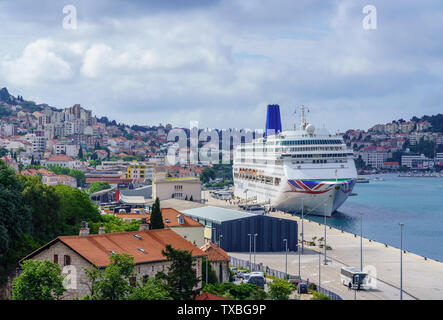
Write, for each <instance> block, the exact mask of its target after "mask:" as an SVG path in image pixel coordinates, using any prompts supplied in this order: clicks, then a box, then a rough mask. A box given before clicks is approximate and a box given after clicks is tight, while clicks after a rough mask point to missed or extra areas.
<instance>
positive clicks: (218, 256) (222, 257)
mask: <svg viewBox="0 0 443 320" xmlns="http://www.w3.org/2000/svg"><path fill="white" fill-rule="evenodd" d="M200 249H201V250H202V251H203V252H205V253H207V254H208V259H209V261H229V260H230V259H229V255H228V254H227V253H226V251H225V250H223V249H222V248H220V247H219V246H217V245H216V244H214V243H212V242H211V241H209V242H207V243H205V244H204V245H202V246H201V247H200Z"/></svg>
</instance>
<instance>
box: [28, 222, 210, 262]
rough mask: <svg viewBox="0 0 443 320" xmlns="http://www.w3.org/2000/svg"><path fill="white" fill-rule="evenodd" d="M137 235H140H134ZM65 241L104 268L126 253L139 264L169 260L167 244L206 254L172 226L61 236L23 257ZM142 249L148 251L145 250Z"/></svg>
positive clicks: (84, 256) (193, 252)
mask: <svg viewBox="0 0 443 320" xmlns="http://www.w3.org/2000/svg"><path fill="white" fill-rule="evenodd" d="M134 234H136V235H137V236H139V237H140V239H138V238H137V237H134ZM58 241H60V242H62V243H64V244H65V245H66V246H68V247H69V248H71V249H72V250H74V251H75V252H77V253H78V254H79V255H81V256H82V257H83V258H84V259H86V260H87V261H89V262H90V263H92V264H94V265H95V266H97V267H105V266H107V265H108V264H109V262H110V259H109V258H110V256H111V255H112V254H113V253H112V252H115V253H126V254H130V255H132V256H133V257H134V262H135V263H137V264H141V263H148V262H154V261H167V259H166V257H165V256H163V255H162V253H161V252H162V250H164V249H165V247H166V245H167V244H170V245H171V246H172V247H173V248H175V249H180V250H187V251H190V252H191V253H192V256H193V257H200V256H205V255H206V254H205V253H204V252H203V251H201V250H200V249H199V248H197V247H196V246H195V245H193V244H192V243H191V242H189V241H188V240H186V239H184V238H182V237H181V236H180V235H178V234H177V233H175V232H174V231H172V230H170V229H156V230H149V231H132V232H120V233H108V234H93V235H87V236H60V237H58V238H56V239H55V240H53V241H51V242H50V243H48V244H46V245H45V246H44V247H42V248H40V249H38V250H36V251H34V252H33V253H31V254H30V255H28V256H27V257H26V258H24V259H23V260H27V259H30V258H32V256H34V255H35V254H37V253H39V252H41V251H42V250H44V249H46V248H47V247H49V246H51V245H52V244H54V243H56V242H58ZM139 248H140V249H143V250H144V251H145V252H142V251H141V250H139Z"/></svg>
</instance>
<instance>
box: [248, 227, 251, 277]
mask: <svg viewBox="0 0 443 320" xmlns="http://www.w3.org/2000/svg"><path fill="white" fill-rule="evenodd" d="M248 236H249V270H251V250H252V248H251V247H252V238H251V234H250V233H248Z"/></svg>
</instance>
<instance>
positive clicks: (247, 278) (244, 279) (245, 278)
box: [243, 273, 251, 283]
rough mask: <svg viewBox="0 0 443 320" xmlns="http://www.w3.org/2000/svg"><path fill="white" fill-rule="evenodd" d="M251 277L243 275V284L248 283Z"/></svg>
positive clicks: (247, 274)
mask: <svg viewBox="0 0 443 320" xmlns="http://www.w3.org/2000/svg"><path fill="white" fill-rule="evenodd" d="M250 277H251V274H250V273H245V274H243V282H245V283H247V282H248V280H249V278H250Z"/></svg>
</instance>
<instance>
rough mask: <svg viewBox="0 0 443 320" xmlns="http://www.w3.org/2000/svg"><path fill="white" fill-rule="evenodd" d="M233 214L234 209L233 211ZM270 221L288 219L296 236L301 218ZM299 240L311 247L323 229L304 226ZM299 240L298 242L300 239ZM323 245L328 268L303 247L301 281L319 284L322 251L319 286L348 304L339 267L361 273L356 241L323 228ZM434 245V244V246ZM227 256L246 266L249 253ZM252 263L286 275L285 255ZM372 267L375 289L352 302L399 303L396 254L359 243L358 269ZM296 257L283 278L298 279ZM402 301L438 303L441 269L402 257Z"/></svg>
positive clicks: (441, 289)
mask: <svg viewBox="0 0 443 320" xmlns="http://www.w3.org/2000/svg"><path fill="white" fill-rule="evenodd" d="M206 199H209V201H208V204H210V205H218V206H223V207H229V208H236V206H235V205H233V204H229V202H226V201H223V200H217V199H214V198H211V197H209V194H207V195H206ZM237 209H238V208H237ZM270 215H271V216H274V217H279V218H282V219H292V220H296V221H297V222H298V223H299V226H300V227H299V230H300V232H301V218H299V217H298V216H292V215H290V214H286V213H283V212H272V213H270ZM304 233H305V235H304V239H305V241H312V238H313V237H317V239H318V238H321V237H323V236H324V225H323V224H319V223H318V222H313V221H308V220H306V219H305V220H304ZM300 239H301V237H300ZM327 245H328V246H331V248H332V250H327V257H328V260H330V262H328V264H327V265H324V264H323V258H324V257H323V250H322V249H319V248H318V246H315V247H314V246H313V247H310V246H307V245H306V244H305V252H304V253H303V254H302V255H301V265H300V267H301V268H300V269H301V276H302V278H303V279H306V278H309V281H310V282H315V283H317V282H318V250H321V254H322V256H321V266H320V267H321V270H320V271H321V285H322V286H323V287H324V288H326V289H328V290H331V291H333V292H335V293H337V294H339V295H340V296H342V297H343V299H350V300H353V299H354V298H355V293H354V291H353V290H348V288H347V287H345V286H344V285H343V284H342V283H341V282H340V268H341V266H353V267H357V268H360V237H359V235H357V236H354V234H350V233H347V232H342V231H341V230H338V229H334V228H330V227H327ZM436 245H438V244H436ZM229 254H230V255H231V256H234V257H237V258H241V259H245V260H248V259H249V253H235V252H230V253H229ZM256 261H257V263H263V265H266V266H269V267H271V268H274V269H277V270H281V271H284V270H285V254H284V252H281V253H266V254H262V253H257V257H256ZM365 266H373V267H374V268H375V269H374V270H375V271H376V274H377V275H376V279H377V288H376V289H371V290H368V291H363V290H361V291H359V292H357V295H356V296H357V299H365V300H369V299H371V300H374V299H375V300H381V299H382V300H385V299H388V300H398V299H400V249H398V248H394V247H391V246H389V245H388V246H387V247H386V246H385V244H382V243H378V242H376V241H370V240H369V239H366V238H363V267H364V268H365ZM298 270H299V266H298V253H297V252H291V253H289V255H288V273H291V274H294V275H298ZM403 299H404V300H407V299H409V300H410V299H414V300H421V299H431V300H435V299H438V300H442V299H443V263H441V262H438V261H435V260H432V259H427V260H425V258H424V257H422V256H419V255H417V254H414V253H410V252H406V253H404V254H403Z"/></svg>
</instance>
